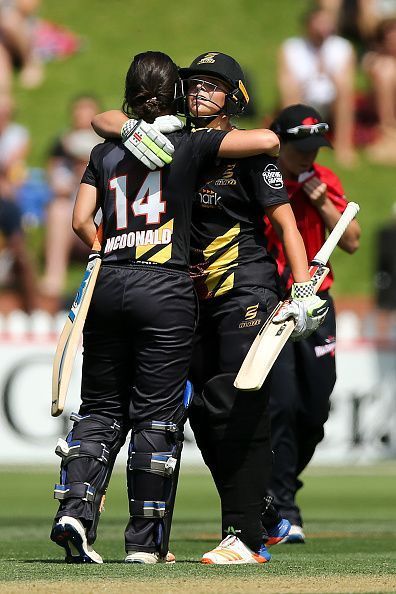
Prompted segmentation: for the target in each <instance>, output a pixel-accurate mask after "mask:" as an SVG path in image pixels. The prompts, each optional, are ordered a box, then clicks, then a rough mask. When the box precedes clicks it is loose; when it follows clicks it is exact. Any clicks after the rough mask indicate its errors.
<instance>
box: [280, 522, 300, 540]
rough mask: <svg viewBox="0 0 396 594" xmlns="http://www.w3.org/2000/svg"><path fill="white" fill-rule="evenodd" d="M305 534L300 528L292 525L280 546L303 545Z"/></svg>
mask: <svg viewBox="0 0 396 594" xmlns="http://www.w3.org/2000/svg"><path fill="white" fill-rule="evenodd" d="M304 543H305V534H304V531H303V529H302V528H301V526H298V525H297V524H292V525H291V527H290V530H289V534H288V535H287V536H286V538H284V539H283V540H282V541H281V542H280V544H304Z"/></svg>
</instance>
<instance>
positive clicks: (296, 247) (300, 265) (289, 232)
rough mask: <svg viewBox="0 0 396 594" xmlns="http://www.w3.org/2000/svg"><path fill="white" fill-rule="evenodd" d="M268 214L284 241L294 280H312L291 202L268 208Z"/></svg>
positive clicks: (301, 281) (300, 281)
mask: <svg viewBox="0 0 396 594" xmlns="http://www.w3.org/2000/svg"><path fill="white" fill-rule="evenodd" d="M266 214H267V216H268V218H269V220H270V222H271V225H272V226H273V227H274V229H275V231H276V233H277V235H278V237H279V239H280V240H281V241H282V245H283V249H284V252H285V254H286V258H287V261H288V263H289V266H290V268H291V271H292V275H293V279H294V282H296V283H303V282H307V281H310V278H311V277H310V274H309V271H308V260H307V254H306V251H305V246H304V242H303V240H302V237H301V235H300V232H299V230H298V228H297V224H296V219H295V217H294V213H293V210H292V208H291V206H290V204H279V205H277V206H272V207H270V208H267V209H266Z"/></svg>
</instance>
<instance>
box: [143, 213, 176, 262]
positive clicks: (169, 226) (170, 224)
mask: <svg viewBox="0 0 396 594" xmlns="http://www.w3.org/2000/svg"><path fill="white" fill-rule="evenodd" d="M173 221H174V219H171V220H170V221H168V222H167V223H165V224H164V225H162V227H160V228H159V229H158V237H161V235H162V231H164V230H165V229H169V231H171V232H172V233H173ZM170 245H171V244H170ZM157 246H158V244H156V243H147V244H145V245H137V246H136V248H135V258H136V260H139V259H140V258H141V257H142V256H143V255H144V254H145V253H146V252H148V251H149V250H151V249H152V248H153V247H157ZM161 251H162V250H161ZM168 259H169V258H168Z"/></svg>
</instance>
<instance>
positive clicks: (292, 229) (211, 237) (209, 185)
mask: <svg viewBox="0 0 396 594" xmlns="http://www.w3.org/2000/svg"><path fill="white" fill-rule="evenodd" d="M180 75H181V77H182V79H183V80H184V85H185V88H186V96H187V107H188V109H187V110H186V113H187V117H188V118H190V119H191V120H192V121H193V124H194V125H195V126H197V127H200V126H203V125H205V126H208V127H209V129H223V130H231V129H233V123H232V121H231V118H232V117H233V116H235V115H239V114H241V113H242V112H243V109H244V107H245V106H246V104H247V102H248V94H247V91H246V88H245V78H244V74H243V71H242V69H241V67H240V66H239V64H238V63H237V62H236V61H235V60H234V59H233V58H232V57H231V56H228V55H225V54H222V53H219V52H209V53H206V54H202V55H200V56H198V57H197V58H196V59H195V60H194V61H193V62H192V64H191V66H190V67H189V68H186V69H181V71H180ZM262 213H267V216H268V217H269V219H270V220H271V222H272V224H273V226H274V227H275V228H276V229H277V232H278V234H279V241H280V242H281V243H282V245H283V246H284V248H285V251H286V253H287V257H288V260H289V262H290V266H291V269H292V271H293V277H294V281H295V285H294V289H293V295H294V298H295V299H296V300H297V302H298V303H299V307H301V306H303V307H305V305H306V306H307V308H306V309H305V312H304V314H303V317H304V320H305V321H306V323H307V324H308V325H310V327H311V328H313V327H315V328H316V327H317V326H318V325H319V324H320V323H321V321H322V319H323V317H324V315H325V312H326V306H325V301H322V300H321V299H320V298H318V297H316V296H313V294H312V292H311V291H310V289H311V283H310V281H309V280H308V279H307V277H306V269H305V254H303V252H302V250H301V244H300V241H301V238H300V236H299V233H298V230H297V227H296V225H295V221H294V218H293V217H291V216H290V214H291V213H290V205H289V201H288V197H287V193H286V191H285V188H284V183H283V179H282V175H281V173H280V171H279V170H278V168H277V165H276V158H275V157H269V156H267V155H259V156H257V157H252V158H249V159H243V160H236V159H219V160H217V161H216V162H215V163H214V164H213V167H212V168H211V169H210V171H209V172H207V174H206V176H205V178H203V179H202V186H201V188H200V190H199V192H198V193H197V194H196V196H195V200H194V205H193V219H192V221H193V225H192V236H191V266H190V274H191V276H192V278H193V280H194V285H195V288H196V291H197V294H198V297H199V300H200V317H199V323H198V327H197V331H196V337H195V346H194V352H193V359H192V366H191V371H190V379H191V381H192V382H193V385H194V387H195V390H196V394H195V397H194V400H193V402H192V406H191V409H190V423H191V426H192V428H193V431H194V434H195V437H196V440H197V444H198V446H199V448H200V450H201V452H202V455H203V458H204V460H205V462H206V464H207V465H208V467H209V469H210V471H211V473H212V476H213V479H214V481H215V484H216V487H217V490H218V493H219V496H220V500H221V511H222V540H221V542H220V544H219V545H218V546H217V547H215V549H213V550H212V551H209V552H208V553H206V554H204V555H203V558H202V562H203V563H207V564H225V563H227V564H233V563H254V562H257V561H259V562H264V561H268V560H269V559H270V555H269V554H268V552H267V551H266V549H265V548H264V546H263V545H264V543H265V542H267V543H268V544H275V543H276V542H278V541H279V540H281V539H282V538H283V537H285V536H286V535H287V532H288V530H289V524H288V522H283V521H282V519H281V518H280V517H279V516H274V515H272V523H271V522H270V525H268V523H267V528H268V531H267V532H268V533H267V534H266V533H265V530H263V526H262V523H261V514H262V511H263V499H264V495H265V490H263V485H268V484H269V479H270V472H271V446H270V434H269V414H268V397H269V384H268V383H266V384H264V386H263V388H262V389H261V390H260V391H259V392H254V393H246V392H245V393H241V392H239V391H238V390H237V389H236V388H234V386H233V382H234V379H235V376H236V373H237V372H238V370H239V368H240V366H241V363H242V362H243V360H244V358H245V355H246V353H247V351H248V350H249V348H250V346H251V344H252V342H253V340H254V338H255V337H256V335H257V333H258V331H259V330H260V327H261V325H262V324H264V323H265V321H266V319H267V317H268V315H269V314H270V313H271V311H272V310H273V309H274V307H275V306H276V305H277V303H278V301H279V285H278V281H279V279H278V275H277V271H276V265H275V262H274V260H273V258H272V257H271V255H270V254H269V252H268V250H267V244H266V239H265V236H264V235H263V223H262V217H261V214H262ZM305 288H308V293H307V301H305V300H304V297H303V293H304V289H305ZM308 302H309V303H310V305H309V306H308ZM303 303H305V305H303ZM311 308H312V309H311ZM309 312H311V313H309ZM305 329H306V327H305ZM296 334H298V332H297V333H296ZM267 517H268V514H267ZM260 557H261V559H260Z"/></svg>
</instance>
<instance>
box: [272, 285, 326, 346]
mask: <svg viewBox="0 0 396 594" xmlns="http://www.w3.org/2000/svg"><path fill="white" fill-rule="evenodd" d="M328 311H329V307H328V305H327V301H324V300H323V299H321V298H320V297H318V296H317V295H315V292H314V285H313V283H312V281H308V282H306V283H294V284H293V286H292V290H291V299H289V300H288V301H285V303H284V305H283V306H282V307H281V309H280V310H279V312H278V313H277V314H276V316H275V317H274V319H273V321H274V322H275V323H281V322H284V321H285V320H290V319H294V320H295V322H296V326H295V328H294V330H293V332H292V334H291V339H292V340H302V339H303V338H307V337H308V336H309V335H310V334H312V332H315V330H317V329H318V328H319V326H320V325H321V324H322V323H323V321H324V319H325V317H326V314H327V312H328Z"/></svg>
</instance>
